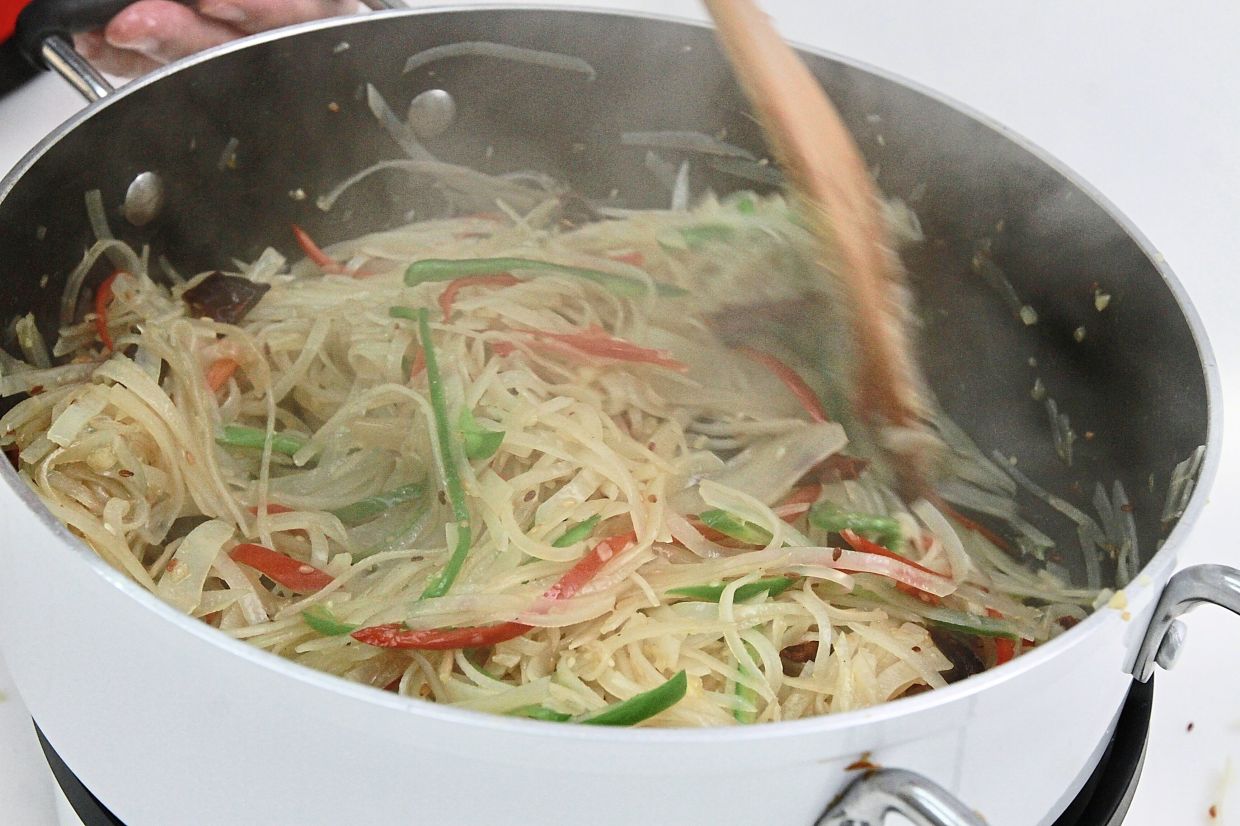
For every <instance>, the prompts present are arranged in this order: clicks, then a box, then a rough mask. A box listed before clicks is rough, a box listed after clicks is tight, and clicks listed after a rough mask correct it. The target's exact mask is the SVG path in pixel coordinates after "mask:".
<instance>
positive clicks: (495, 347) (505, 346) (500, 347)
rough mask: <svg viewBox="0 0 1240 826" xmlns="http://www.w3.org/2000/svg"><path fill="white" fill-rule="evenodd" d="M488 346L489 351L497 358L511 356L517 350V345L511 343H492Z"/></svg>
mask: <svg viewBox="0 0 1240 826" xmlns="http://www.w3.org/2000/svg"><path fill="white" fill-rule="evenodd" d="M490 344H491V350H492V351H493V352H494V353H495V355H497V356H511V355H512V354H513V353H514V352H516V349H517V345H515V344H513V343H512V342H511V341H492V342H490Z"/></svg>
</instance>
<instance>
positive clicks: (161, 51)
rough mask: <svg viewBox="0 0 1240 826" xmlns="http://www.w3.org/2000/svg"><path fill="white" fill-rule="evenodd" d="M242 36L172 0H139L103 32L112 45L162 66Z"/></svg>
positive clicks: (232, 29)
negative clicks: (139, 54) (159, 63)
mask: <svg viewBox="0 0 1240 826" xmlns="http://www.w3.org/2000/svg"><path fill="white" fill-rule="evenodd" d="M242 34H243V33H242V32H240V31H238V30H237V29H234V28H233V27H232V26H229V25H227V24H225V23H221V22H219V21H218V20H209V19H207V18H205V17H202V16H201V15H199V14H198V13H197V12H195V11H194V10H193V9H191V8H188V7H187V6H183V5H181V4H180V3H174V2H172V0H140V2H137V3H134V4H133V5H132V6H129V7H128V8H126V9H125V10H124V11H122V12H120V13H119V14H117V15H116V17H113V18H112V20H111V21H110V22H109V23H108V25H107V28H105V29H104V38H105V39H106V40H107V42H108V44H109V45H111V46H114V47H116V48H119V49H129V50H132V51H135V52H140V53H141V54H144V55H146V56H147V57H149V58H152V59H154V60H157V61H159V62H161V63H167V62H169V61H172V60H177V59H179V58H182V57H185V56H186V55H191V54H193V53H194V52H200V51H202V50H203V49H209V48H210V47H212V46H218V45H219V44H221V43H227V42H228V41H230V40H235V39H236V38H238V37H240V36H241V35H242Z"/></svg>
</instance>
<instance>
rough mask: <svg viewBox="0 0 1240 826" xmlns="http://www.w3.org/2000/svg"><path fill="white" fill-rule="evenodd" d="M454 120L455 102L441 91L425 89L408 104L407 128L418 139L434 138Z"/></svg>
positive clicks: (450, 96)
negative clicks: (408, 127)
mask: <svg viewBox="0 0 1240 826" xmlns="http://www.w3.org/2000/svg"><path fill="white" fill-rule="evenodd" d="M454 120H456V101H455V100H454V99H453V98H452V95H450V94H448V93H447V92H445V91H444V90H443V89H427V90H426V91H425V92H422V93H421V94H420V95H418V96H417V97H415V98H414V99H413V100H412V101H410V103H409V126H410V127H411V128H412V129H413V132H414V134H416V135H417V136H418V137H419V138H434V137H438V136H439V135H442V134H443V133H444V132H445V131H447V129H448V127H449V126H451V125H452V122H453V121H454Z"/></svg>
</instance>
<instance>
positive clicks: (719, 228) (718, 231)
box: [680, 224, 736, 249]
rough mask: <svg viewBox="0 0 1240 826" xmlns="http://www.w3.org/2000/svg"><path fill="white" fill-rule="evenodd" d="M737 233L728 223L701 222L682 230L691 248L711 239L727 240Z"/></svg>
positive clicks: (681, 233)
mask: <svg viewBox="0 0 1240 826" xmlns="http://www.w3.org/2000/svg"><path fill="white" fill-rule="evenodd" d="M735 235H736V230H734V229H733V228H732V227H730V226H728V225H727V224H699V225H698V226H695V227H684V228H682V229H681V230H680V237H682V238H684V239H685V243H686V244H687V245H688V246H689V249H697V248H698V247H700V246H702V245H703V244H706V243H709V242H710V241H727V240H728V239H730V238H732V237H733V236H735Z"/></svg>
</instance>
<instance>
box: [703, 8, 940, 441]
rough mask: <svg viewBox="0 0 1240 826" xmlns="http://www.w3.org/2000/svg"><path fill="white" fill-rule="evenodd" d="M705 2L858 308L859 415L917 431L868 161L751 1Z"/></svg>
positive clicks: (892, 274)
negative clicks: (913, 427) (867, 165)
mask: <svg viewBox="0 0 1240 826" xmlns="http://www.w3.org/2000/svg"><path fill="white" fill-rule="evenodd" d="M704 2H705V5H706V8H707V9H708V10H709V11H710V14H711V16H712V17H713V18H714V20H715V25H716V28H717V30H718V35H719V39H720V41H721V42H722V44H723V47H724V50H725V51H726V53H727V55H728V58H729V60H730V61H731V63H732V66H733V69H734V70H735V72H736V74H737V77H738V78H739V80H740V83H741V86H742V87H743V88H744V90H745V94H746V96H747V97H748V98H749V101H750V103H751V105H752V106H753V108H754V110H755V111H756V112H757V114H758V117H759V119H760V121H761V123H762V126H763V129H764V130H765V132H766V134H767V137H768V139H769V140H770V141H771V143H772V148H773V149H774V150H775V154H776V156H777V158H778V159H779V161H780V163H781V165H782V166H783V168H784V170H785V172H787V173H788V175H789V178H790V180H791V182H792V184H793V188H794V190H795V191H797V192H799V193H800V195H801V196H802V197H803V198H804V200H805V202H806V203H805V207H806V208H807V210H808V213H809V215H808V218H809V219H810V221H811V222H812V229H813V231H814V233H815V235H816V236H817V237H818V238H819V240H820V242H821V251H822V254H823V255H824V257H825V258H827V259H828V260H829V262H830V263H831V264H833V265H834V269H835V270H837V272H838V274H839V278H840V280H841V282H842V283H843V286H844V289H845V291H846V295H847V297H848V298H849V299H850V300H851V304H852V307H851V310H852V313H853V324H852V327H853V335H854V339H855V343H856V347H857V356H858V375H857V384H858V392H859V398H858V399H857V404H856V406H857V409H858V412H859V413H861V414H862V415H863V417H864V418H866V419H867V420H868V421H870V422H871V423H872V424H874V425H876V426H882V425H895V426H899V427H908V426H913V425H915V424H916V423H917V422H918V421H919V419H920V417H919V415H918V411H919V410H920V407H921V405H920V401H919V400H920V395H919V393H918V392H917V389H916V388H917V383H916V380H915V373H914V372H913V371H914V368H913V362H912V361H911V359H910V358H909V355H908V342H907V339H906V337H905V320H904V314H905V312H906V310H905V307H904V303H903V293H904V290H903V280H904V279H903V272H902V270H901V268H900V265H899V260H898V259H897V258H896V255H895V252H894V247H893V246H892V244H891V243H890V240H889V237H888V232H887V228H886V224H885V222H884V220H883V217H882V214H881V212H880V201H879V196H878V192H877V190H876V189H875V187H874V184H873V182H872V181H871V179H870V173H869V170H868V169H867V168H866V165H865V160H864V158H862V156H861V152H860V150H859V149H858V148H857V145H856V143H855V142H854V141H853V138H852V135H851V134H850V133H849V131H848V128H847V127H846V126H845V125H844V122H843V120H842V119H841V118H840V115H839V112H837V111H836V109H835V107H834V106H832V105H831V102H830V101H829V100H828V99H827V96H826V94H825V93H824V92H823V90H822V87H821V86H820V85H819V83H818V81H817V79H815V78H814V76H813V75H812V74H810V71H809V69H808V68H807V67H806V66H805V64H804V63H802V62H801V59H800V58H799V57H797V55H796V53H795V52H794V51H793V50H792V49H791V48H790V47H789V46H788V45H787V44H786V43H785V42H784V41H783V39H782V38H781V37H780V36H779V34H778V33H777V32H776V31H775V28H774V27H773V26H772V25H771V21H770V19H769V18H768V17H767V16H766V14H765V13H763V12H762V10H761V9H759V8H758V6H757V5H756V4H755V3H754V2H752V0H704ZM824 263H825V262H824Z"/></svg>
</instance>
